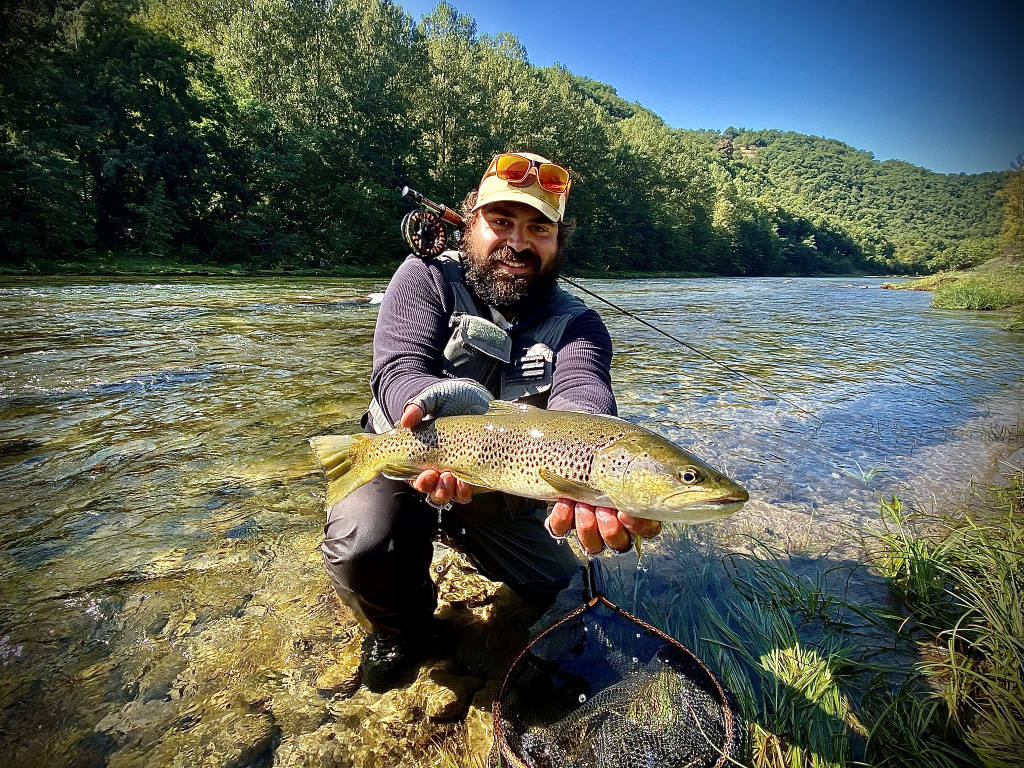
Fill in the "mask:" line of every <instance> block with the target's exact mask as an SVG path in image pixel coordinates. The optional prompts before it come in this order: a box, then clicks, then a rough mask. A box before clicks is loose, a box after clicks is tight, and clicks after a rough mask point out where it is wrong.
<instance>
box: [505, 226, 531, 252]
mask: <svg viewBox="0 0 1024 768" xmlns="http://www.w3.org/2000/svg"><path fill="white" fill-rule="evenodd" d="M506 242H507V243H508V245H509V247H510V248H512V250H514V251H521V250H523V249H524V248H525V247H526V230H525V228H524V227H521V226H518V225H516V226H515V227H513V228H512V231H511V232H509V235H508V238H507V240H506Z"/></svg>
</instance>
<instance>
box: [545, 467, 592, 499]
mask: <svg viewBox="0 0 1024 768" xmlns="http://www.w3.org/2000/svg"><path fill="white" fill-rule="evenodd" d="M540 476H541V477H542V478H544V482H546V483H547V484H548V485H550V486H551V487H552V488H554V489H555V490H556V491H558V493H560V494H561V495H563V496H565V497H566V498H567V499H575V500H576V501H579V500H581V499H588V498H591V497H592V496H593V495H594V489H593V488H591V487H590V486H589V485H584V484H583V483H577V482H576V481H575V480H570V479H569V478H567V477H562V476H561V475H557V474H555V473H554V472H552V471H551V470H549V469H543V468H541V469H540Z"/></svg>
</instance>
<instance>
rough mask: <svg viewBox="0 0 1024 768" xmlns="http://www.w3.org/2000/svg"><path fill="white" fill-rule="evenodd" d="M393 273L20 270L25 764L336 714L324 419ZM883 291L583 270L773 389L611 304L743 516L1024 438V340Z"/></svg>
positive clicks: (631, 354) (9, 632) (846, 516)
mask: <svg viewBox="0 0 1024 768" xmlns="http://www.w3.org/2000/svg"><path fill="white" fill-rule="evenodd" d="M385 282H386V281H381V280H347V281H337V280H316V281H314V280H288V281H274V280H246V281H237V280H236V281H214V280H203V281H199V280H188V281H171V282H138V281H119V282H92V281H68V280H62V281H26V280H18V281H8V282H7V283H4V284H2V285H0V358H2V361H3V364H2V366H0V417H2V418H0V487H2V488H3V491H2V493H0V512H2V517H0V542H2V544H3V546H2V549H0V665H2V675H0V733H2V735H0V750H3V754H5V755H7V759H10V760H11V761H12V762H11V763H10V764H12V765H53V764H68V765H70V764H75V765H92V764H96V765H104V764H107V763H108V762H109V764H110V765H145V764H147V762H149V763H153V762H154V761H155V762H156V763H161V762H164V761H165V762H166V763H167V764H170V762H171V760H170V757H169V755H173V754H179V755H180V754H185V755H189V754H193V753H195V754H193V757H194V758H195V760H194V764H200V763H202V762H203V760H204V759H206V758H202V759H200V758H201V757H202V756H201V755H199V752H200V751H201V750H202V749H206V750H207V753H209V750H211V749H212V750H214V753H217V752H216V751H217V750H220V752H219V753H217V754H218V757H217V758H216V760H218V761H219V763H217V762H216V761H215V762H214V763H210V764H226V763H230V762H231V760H235V761H236V762H237V761H243V762H241V763H239V764H245V763H244V754H243V755H242V756H239V755H237V754H233V753H232V752H231V749H235V750H236V751H237V750H238V749H239V747H237V746H234V747H232V746H231V745H226V744H221V743H219V742H216V738H213V737H211V738H213V742H216V743H214V745H213V746H210V744H208V743H207V742H206V741H202V739H201V738H200V737H199V736H196V734H197V732H199V731H200V730H201V729H200V728H197V727H192V726H195V724H196V723H198V722H205V720H204V717H205V716H206V714H205V713H208V712H209V711H211V709H212V710H216V711H218V712H219V711H223V712H225V713H228V714H226V715H225V717H227V716H230V715H231V713H232V712H237V711H240V710H241V711H245V712H246V713H247V714H248V715H249V717H250V719H249V720H246V721H245V723H246V725H245V727H246V728H249V729H250V730H251V731H252V733H249V732H248V731H247V732H246V733H245V734H244V736H241V737H238V738H235V739H233V741H235V742H238V743H243V744H249V745H250V746H251V745H252V744H255V745H257V746H258V745H260V744H262V743H264V742H263V741H261V739H263V740H269V741H268V742H267V743H269V742H270V741H274V740H280V739H281V738H287V737H289V736H294V735H295V734H301V733H305V732H308V731H312V730H314V729H315V728H316V727H317V726H318V725H320V724H321V723H322V722H324V721H325V719H329V718H330V714H329V710H328V708H327V705H326V704H325V702H324V700H323V699H322V698H321V697H318V696H317V694H316V691H315V690H314V689H313V688H312V687H311V686H310V683H309V680H310V678H311V677H315V675H316V672H317V670H318V669H320V668H322V659H323V658H326V657H329V656H330V655H331V653H332V650H333V649H334V648H335V647H336V646H337V645H338V643H339V641H340V640H342V639H344V636H345V633H346V632H347V631H348V629H347V628H346V627H345V626H343V625H340V624H339V623H338V621H337V618H336V616H335V614H334V612H333V610H332V608H331V607H330V601H329V599H328V594H329V587H328V584H327V581H326V578H325V576H324V575H323V573H322V568H321V565H320V563H319V555H318V552H317V545H318V541H319V535H320V526H321V517H322V514H321V509H320V504H321V502H320V493H321V485H322V482H321V478H320V477H319V476H318V475H317V473H316V472H314V468H313V465H312V459H311V456H310V453H309V450H308V447H307V444H306V438H307V437H308V436H310V435H313V434H320V433H325V432H351V431H355V430H356V429H357V428H358V427H357V422H358V418H359V416H360V415H361V412H362V409H363V407H364V405H365V401H366V398H367V391H368V389H367V376H368V373H369V368H370V352H371V342H372V334H373V325H374V321H375V317H376V307H375V306H374V305H373V304H371V303H369V301H368V298H369V296H370V294H371V293H374V292H376V291H380V290H383V287H384V285H385ZM880 282H881V281H879V280H868V279H857V280H855V281H851V280H850V279H808V280H788V279H781V278H779V279H750V280H727V279H721V280H631V281H587V282H586V285H587V286H588V287H590V288H592V289H594V290H597V291H598V292H600V293H602V294H604V295H605V296H607V297H608V298H610V299H612V300H613V301H615V302H617V303H619V304H621V305H623V306H627V307H630V308H631V309H634V310H637V311H640V312H642V314H643V316H644V317H645V318H646V319H647V320H649V321H650V322H653V323H655V324H657V325H659V326H661V327H662V328H664V329H665V330H666V331H669V332H670V333H673V334H675V335H677V336H679V337H680V338H682V339H683V340H685V341H686V342H687V343H689V344H692V345H693V346H695V347H697V348H699V349H700V350H702V351H704V352H706V353H708V354H710V355H711V356H713V357H715V358H717V359H719V360H722V361H724V362H726V363H727V364H728V365H729V366H730V367H732V368H734V369H735V370H737V371H739V372H741V373H742V374H744V375H745V376H747V377H749V378H750V379H753V380H754V381H756V382H757V383H758V384H757V385H755V384H754V383H751V382H750V381H748V380H745V379H741V378H739V377H737V376H735V375H733V374H732V373H730V372H728V371H726V370H724V369H722V368H720V367H719V366H717V365H715V364H714V363H711V362H710V361H708V360H706V359H705V358H702V357H700V356H698V355H696V354H695V353H693V352H691V351H689V350H687V349H685V348H683V347H681V346H679V345H678V344H676V343H675V342H672V341H670V340H668V339H665V338H663V337H660V336H658V335H656V334H655V333H653V332H652V331H649V330H647V329H644V328H642V327H640V326H637V325H636V324H635V323H634V322H633V321H632V320H629V319H628V318H624V317H622V316H619V315H617V314H616V313H614V312H613V311H612V310H610V309H608V310H604V309H602V310H601V311H602V314H603V315H604V316H605V317H606V319H607V320H608V323H609V327H610V329H611V333H612V337H613V339H614V342H615V348H616V358H615V368H614V379H615V386H616V392H617V395H618V398H619V404H620V409H621V412H622V415H623V416H625V417H627V418H629V419H631V420H634V421H637V422H639V423H643V424H645V425H646V426H649V427H651V428H652V429H655V430H657V431H659V432H661V433H663V434H665V435H666V436H668V437H670V438H672V439H675V440H676V441H678V442H679V443H680V444H682V445H684V446H687V447H689V448H690V449H691V450H693V451H694V452H695V453H697V454H698V455H700V456H702V457H704V458H705V459H707V460H708V461H709V462H710V463H712V464H714V465H716V466H719V467H721V468H723V469H726V470H727V471H728V472H729V473H730V474H731V475H733V476H734V477H735V478H736V479H738V480H739V481H741V482H742V483H743V484H744V485H745V486H746V487H747V488H748V489H749V490H750V492H751V496H752V501H751V504H750V505H748V510H745V511H744V512H741V513H739V514H740V515H748V519H749V520H755V521H756V520H770V519H773V518H776V517H777V518H780V519H781V518H783V517H788V518H789V519H793V518H794V516H796V517H799V516H808V517H814V518H815V519H816V520H819V521H824V522H826V523H828V524H830V525H833V526H835V527H836V528H838V529H840V530H842V529H849V530H851V531H856V530H857V529H859V528H860V527H862V526H863V525H864V524H866V523H867V522H868V521H870V520H871V519H872V518H873V517H874V516H875V515H876V512H877V506H878V499H879V496H880V495H882V494H886V493H890V492H892V491H894V490H899V491H901V492H903V491H904V490H906V489H910V492H913V493H918V494H928V493H931V492H935V493H937V494H940V495H941V494H942V493H945V492H950V491H954V490H959V489H960V488H961V487H962V485H963V483H964V481H965V480H966V479H967V478H968V477H969V476H971V475H972V474H977V473H979V472H985V471H986V470H988V469H990V468H991V457H992V456H993V455H994V454H996V453H999V452H1004V453H1005V452H1007V449H1008V448H1009V447H1010V446H1011V445H1013V444H1014V443H1015V442H1017V443H1019V442H1020V438H1021V432H1022V427H1021V425H1022V403H1024V380H1022V374H1024V365H1022V363H1021V361H1022V360H1024V337H1022V336H1020V335H1014V334H1010V333H1007V332H1005V331H1003V330H1001V329H1000V323H1001V319H1000V318H997V317H994V316H989V315H983V314H975V313H960V312H949V311H940V310H933V309H931V308H930V306H929V305H930V294H927V293H912V292H903V291H880V290H877V288H878V285H879V284H880ZM591 304H592V305H594V306H597V307H598V308H600V305H598V304H596V303H595V302H593V301H591ZM758 385H761V386H758ZM762 386H763V387H764V388H767V391H766V390H765V389H763V388H762ZM783 398H785V400H783ZM787 401H788V402H787ZM792 403H795V404H797V405H798V406H799V407H800V408H802V409H804V410H806V411H809V412H810V413H812V414H814V417H812V416H809V415H807V414H805V413H802V412H801V411H800V410H798V409H797V408H795V407H794V406H793V405H792ZM815 417H816V418H815ZM318 665H320V666H318ZM190 727H191V730H190ZM239 727H242V726H239ZM197 739H199V741H197ZM200 741H202V744H203V745H204V746H199V742H200ZM157 744H159V747H156V746H155V745H157ZM254 748H255V747H254ZM160 750H165V752H160ZM190 750H191V751H190ZM207 753H204V754H207ZM209 754H213V753H209ZM207 756H208V755H207ZM184 764H188V761H186V763H184Z"/></svg>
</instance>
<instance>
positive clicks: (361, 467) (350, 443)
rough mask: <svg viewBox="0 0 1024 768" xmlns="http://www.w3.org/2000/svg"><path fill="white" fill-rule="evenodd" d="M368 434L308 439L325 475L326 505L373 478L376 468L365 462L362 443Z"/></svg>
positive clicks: (342, 497)
mask: <svg viewBox="0 0 1024 768" xmlns="http://www.w3.org/2000/svg"><path fill="white" fill-rule="evenodd" d="M372 439H373V436H372V435H363V434H359V435H321V436H320V437H311V438H310V439H309V444H310V446H312V448H313V455H314V456H316V460H317V463H318V464H319V465H320V468H321V469H323V471H324V474H325V475H327V506H328V507H332V506H334V505H335V504H337V503H338V502H339V501H341V500H342V499H344V498H345V497H346V496H348V495H349V494H350V493H352V491H354V490H355V489H356V488H359V487H360V486H361V485H365V484H366V483H368V482H369V481H370V480H372V479H373V478H374V477H376V475H377V469H376V468H375V467H373V466H371V465H370V463H369V462H368V461H367V460H366V456H365V453H364V452H363V450H362V447H363V444H364V443H366V441H368V440H372Z"/></svg>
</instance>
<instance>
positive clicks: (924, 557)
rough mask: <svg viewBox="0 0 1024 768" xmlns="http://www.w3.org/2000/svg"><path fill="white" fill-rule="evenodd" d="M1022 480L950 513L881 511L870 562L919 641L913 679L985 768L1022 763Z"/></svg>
mask: <svg viewBox="0 0 1024 768" xmlns="http://www.w3.org/2000/svg"><path fill="white" fill-rule="evenodd" d="M1022 489H1024V471H1019V472H1018V473H1017V474H1016V475H1015V476H1014V477H1013V478H1012V482H1011V483H1010V485H1009V486H1007V487H1001V488H985V489H983V490H982V491H981V492H979V493H977V494H975V496H974V497H973V498H972V499H971V500H970V501H969V503H968V504H967V505H966V508H965V509H964V510H961V511H960V512H959V513H957V514H948V513H946V514H942V513H938V512H933V513H924V512H918V513H916V514H915V515H908V514H905V513H904V511H903V505H902V504H900V503H899V502H898V500H894V501H893V502H892V503H890V504H888V505H885V506H883V517H884V518H885V520H886V530H885V531H884V532H883V533H882V534H880V535H879V537H878V544H879V549H878V550H877V551H875V552H874V553H873V558H874V561H875V563H876V565H877V566H878V568H879V570H880V571H881V572H882V573H883V574H885V575H886V576H887V577H888V578H889V579H890V581H891V583H892V584H893V588H894V591H896V592H897V593H898V594H899V595H900V596H902V597H903V599H904V601H905V605H906V608H907V612H908V614H909V615H910V616H911V617H913V619H914V620H915V622H916V624H917V627H918V630H919V631H920V632H921V633H922V639H921V643H920V645H921V649H922V657H923V659H924V660H923V661H922V662H921V664H920V670H921V672H922V673H923V675H924V677H925V678H926V679H927V680H928V682H929V683H930V685H931V687H932V690H934V691H935V692H936V693H935V696H937V697H940V698H941V700H942V702H943V703H944V704H945V706H946V708H947V709H948V712H949V714H950V717H951V720H952V722H953V724H954V725H955V727H956V728H957V730H958V731H959V733H960V734H961V736H962V738H963V739H964V741H965V742H966V743H967V744H968V745H969V746H970V747H971V748H972V749H973V751H974V752H975V754H976V755H977V757H978V759H979V760H980V761H981V763H982V764H983V765H986V766H995V767H1000V768H1002V767H1004V766H1005V767H1006V768H1009V766H1017V765H1020V764H1021V759H1022V755H1024V518H1022V506H1024V505H1022V492H1024V491H1022Z"/></svg>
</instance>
